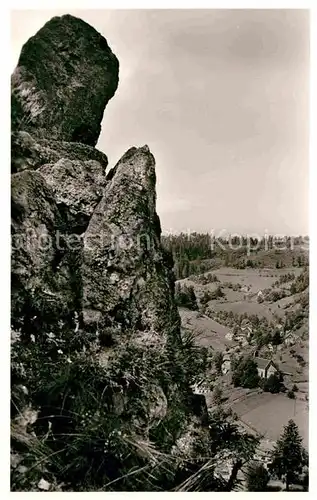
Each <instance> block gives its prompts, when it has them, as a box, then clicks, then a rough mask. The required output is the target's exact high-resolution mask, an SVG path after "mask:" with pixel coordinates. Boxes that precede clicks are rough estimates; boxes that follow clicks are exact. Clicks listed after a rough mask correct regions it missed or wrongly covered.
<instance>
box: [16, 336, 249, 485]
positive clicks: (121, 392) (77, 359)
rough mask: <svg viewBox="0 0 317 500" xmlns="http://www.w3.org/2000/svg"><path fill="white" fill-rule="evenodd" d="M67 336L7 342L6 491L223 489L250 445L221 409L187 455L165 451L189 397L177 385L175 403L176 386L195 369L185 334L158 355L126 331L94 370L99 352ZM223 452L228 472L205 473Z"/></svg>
mask: <svg viewBox="0 0 317 500" xmlns="http://www.w3.org/2000/svg"><path fill="white" fill-rule="evenodd" d="M77 334H78V335H77ZM77 334H76V335H73V334H72V333H71V332H68V335H67V336H65V337H64V339H62V338H61V337H58V336H57V335H56V334H52V333H50V334H47V335H43V337H42V338H41V339H38V341H37V342H32V341H31V342H29V343H27V342H24V343H23V344H22V343H20V342H16V343H14V344H13V348H12V408H11V417H12V454H13V457H15V459H16V460H18V466H17V467H14V468H13V470H12V477H11V486H12V490H13V491H25V490H30V489H34V488H36V486H37V484H39V482H40V481H41V480H42V479H44V481H47V482H48V483H49V485H50V491H58V490H59V489H61V490H62V491H87V490H89V491H122V490H125V491H139V490H142V491H161V490H162V489H163V490H165V491H166V490H175V491H197V488H198V491H231V489H232V488H233V487H234V486H235V485H236V484H237V473H238V471H239V470H240V469H241V467H242V466H243V463H245V462H246V461H247V460H249V457H252V456H253V453H254V451H255V449H256V446H257V443H258V441H257V439H255V438H253V437H251V436H249V435H248V434H247V433H242V432H241V431H240V430H239V428H238V426H237V425H236V423H235V419H234V418H233V416H232V415H231V414H230V412H229V413H226V412H223V410H222V409H221V408H220V409H219V410H217V412H215V413H213V414H209V415H208V414H207V413H206V418H207V421H206V422H205V429H206V432H207V433H205V434H204V435H202V437H201V444H200V445H199V439H198V440H197V439H196V444H195V450H196V451H195V459H194V457H191V456H189V457H188V458H185V457H184V456H181V455H178V453H173V451H172V450H173V446H175V445H176V444H177V439H178V438H179V437H180V436H181V434H182V432H184V431H185V430H186V426H187V425H188V404H189V400H190V398H192V396H191V393H190V391H189V389H187V394H188V398H189V399H186V398H185V399H184V397H183V396H182V394H186V391H185V392H184V391H183V392H182V391H181V390H180V387H182V385H183V384H188V383H190V382H193V381H194V380H196V377H197V376H198V375H199V373H201V372H202V371H203V370H204V369H205V366H204V360H205V353H204V352H201V351H200V348H199V347H197V346H196V345H195V344H194V343H193V339H192V338H191V337H190V336H187V337H185V338H184V339H183V347H182V349H180V350H179V349H178V350H173V348H172V346H171V348H170V351H169V355H168V356H167V355H166V353H165V354H164V353H162V351H160V350H157V349H156V348H155V347H154V348H152V349H149V347H148V346H144V345H142V343H141V345H140V344H139V343H137V342H136V338H135V334H136V332H134V333H132V332H131V333H130V334H129V332H126V337H127V338H126V341H125V342H124V343H121V344H120V346H119V351H120V352H117V351H116V352H112V354H111V356H110V358H109V359H108V362H107V365H106V366H101V364H100V360H99V356H100V354H101V353H102V352H104V349H101V348H100V346H98V343H96V342H95V343H90V346H88V345H87V343H86V339H85V336H81V335H80V331H79V332H77ZM74 342H75V343H76V348H77V351H74V350H73V348H72V347H73V346H74ZM90 342H91V340H90ZM26 386H27V391H26V392H24V391H23V390H21V388H22V389H23V387H26ZM166 400H167V401H169V405H168V411H167V413H165V412H166ZM29 405H31V406H29ZM26 408H29V410H27V411H26ZM28 414H31V415H33V417H32V418H30V417H28ZM197 430H198V428H197ZM200 448H201V449H200ZM176 449H177V447H176ZM228 453H229V454H230V456H231V457H232V459H233V467H232V473H231V475H230V477H229V479H227V480H225V479H223V478H222V477H221V475H220V476H219V475H218V474H216V472H215V471H216V464H217V463H219V460H224V459H225V457H227V454H228ZM221 457H223V458H221Z"/></svg>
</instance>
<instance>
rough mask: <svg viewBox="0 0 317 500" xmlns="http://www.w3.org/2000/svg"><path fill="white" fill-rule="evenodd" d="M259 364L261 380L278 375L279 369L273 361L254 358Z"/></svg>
mask: <svg viewBox="0 0 317 500" xmlns="http://www.w3.org/2000/svg"><path fill="white" fill-rule="evenodd" d="M254 361H255V362H256V364H257V368H258V374H259V376H260V377H261V378H269V376H270V375H273V374H274V373H277V372H278V371H279V370H278V367H277V366H276V364H275V363H274V361H272V360H271V359H265V358H258V357H254Z"/></svg>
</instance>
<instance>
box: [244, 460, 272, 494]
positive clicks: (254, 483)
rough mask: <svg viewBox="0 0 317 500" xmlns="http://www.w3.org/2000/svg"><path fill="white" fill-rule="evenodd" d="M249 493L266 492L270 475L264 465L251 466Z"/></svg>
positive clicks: (248, 481)
mask: <svg viewBox="0 0 317 500" xmlns="http://www.w3.org/2000/svg"><path fill="white" fill-rule="evenodd" d="M246 476H247V489H248V491H266V486H267V484H268V482H269V479H270V475H269V473H268V471H267V470H266V468H265V467H264V466H263V465H262V464H251V465H249V467H248V469H247V473H246Z"/></svg>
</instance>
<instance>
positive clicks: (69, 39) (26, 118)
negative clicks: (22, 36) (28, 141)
mask: <svg viewBox="0 0 317 500" xmlns="http://www.w3.org/2000/svg"><path fill="white" fill-rule="evenodd" d="M118 69H119V63H118V60H117V58H116V56H115V55H114V54H113V53H112V51H111V49H110V48H109V46H108V44H107V41H106V40H105V38H104V37H103V36H101V35H100V34H99V33H98V32H97V31H96V30H95V29H94V28H92V27H91V26H90V25H88V24H87V23H85V22H84V21H82V20H81V19H78V18H76V17H73V16H70V15H64V16H62V17H54V18H53V19H51V20H50V21H48V22H47V23H46V24H45V25H44V26H43V28H41V29H40V30H39V31H38V33H36V35H34V36H33V37H31V38H30V39H29V40H28V41H27V42H26V44H25V45H24V46H23V48H22V51H21V55H20V58H19V61H18V65H17V68H16V69H15V71H14V73H13V76H12V128H13V130H19V129H22V130H24V131H28V132H32V133H34V134H36V135H37V136H39V137H45V138H49V139H57V140H63V141H68V142H80V143H83V144H88V145H91V146H95V144H96V143H97V140H98V137H99V134H100V123H101V120H102V117H103V112H104V109H105V107H106V105H107V103H108V101H109V99H111V97H112V96H113V95H114V93H115V91H116V89H117V86H118Z"/></svg>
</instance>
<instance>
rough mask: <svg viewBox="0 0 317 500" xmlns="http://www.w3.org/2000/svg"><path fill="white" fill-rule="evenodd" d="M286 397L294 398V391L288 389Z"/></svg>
mask: <svg viewBox="0 0 317 500" xmlns="http://www.w3.org/2000/svg"><path fill="white" fill-rule="evenodd" d="M287 397H288V398H289V399H295V398H296V396H295V393H294V392H293V391H288V393H287Z"/></svg>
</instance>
